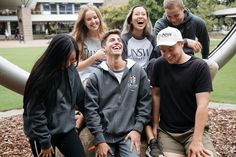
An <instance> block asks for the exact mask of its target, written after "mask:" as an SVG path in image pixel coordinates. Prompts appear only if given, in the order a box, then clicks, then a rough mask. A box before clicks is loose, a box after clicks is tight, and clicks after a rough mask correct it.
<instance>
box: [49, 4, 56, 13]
mask: <svg viewBox="0 0 236 157" xmlns="http://www.w3.org/2000/svg"><path fill="white" fill-rule="evenodd" d="M50 7H51V14H57V5H56V4H50Z"/></svg>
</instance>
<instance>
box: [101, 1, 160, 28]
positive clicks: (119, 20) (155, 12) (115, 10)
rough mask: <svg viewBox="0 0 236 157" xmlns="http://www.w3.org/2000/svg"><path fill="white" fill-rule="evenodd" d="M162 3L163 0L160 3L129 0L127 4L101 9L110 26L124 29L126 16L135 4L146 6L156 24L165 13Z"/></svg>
mask: <svg viewBox="0 0 236 157" xmlns="http://www.w3.org/2000/svg"><path fill="white" fill-rule="evenodd" d="M162 3H163V0H159V1H158V3H157V2H156V1H155V0H146V1H144V0H129V3H128V4H126V5H120V6H102V7H100V8H99V9H100V11H101V13H102V15H103V18H104V21H105V22H106V24H107V26H108V28H110V29H112V28H120V29H122V26H123V23H124V21H125V18H126V16H127V14H128V12H129V10H130V9H131V8H132V7H133V6H135V5H138V4H139V5H143V6H145V7H146V8H147V9H148V12H149V14H150V19H151V21H152V24H154V23H155V22H156V20H157V19H159V18H160V17H161V16H162V14H163V7H162Z"/></svg>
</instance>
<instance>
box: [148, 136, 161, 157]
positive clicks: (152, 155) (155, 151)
mask: <svg viewBox="0 0 236 157" xmlns="http://www.w3.org/2000/svg"><path fill="white" fill-rule="evenodd" d="M146 155H147V156H148V157H164V154H163V152H162V150H161V148H160V145H159V144H158V142H157V140H156V139H152V140H151V141H150V143H149V145H148V148H147V150H146Z"/></svg>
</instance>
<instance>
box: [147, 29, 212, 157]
mask: <svg viewBox="0 0 236 157" xmlns="http://www.w3.org/2000/svg"><path fill="white" fill-rule="evenodd" d="M157 45H158V46H159V48H160V50H161V53H162V56H161V57H160V58H158V59H157V60H156V61H155V63H154V65H153V71H152V75H151V77H152V78H151V85H152V87H153V89H152V96H153V130H154V135H155V136H156V137H157V138H158V141H159V143H160V145H161V147H162V149H163V152H164V154H165V156H168V157H172V156H173V157H176V156H178V157H182V156H183V157H184V156H189V157H193V156H198V155H200V156H204V157H205V156H206V157H211V156H216V153H215V149H214V147H213V144H212V143H211V140H210V137H209V134H208V131H207V118H208V103H209V97H210V92H211V91H212V82H211V76H210V72H209V67H208V66H207V64H206V62H204V61H203V60H202V59H199V58H197V57H194V56H190V55H188V54H186V53H184V51H183V46H184V41H183V38H182V35H181V33H180V31H179V30H178V29H176V28H173V27H167V28H165V29H163V30H161V31H160V32H159V33H158V35H157Z"/></svg>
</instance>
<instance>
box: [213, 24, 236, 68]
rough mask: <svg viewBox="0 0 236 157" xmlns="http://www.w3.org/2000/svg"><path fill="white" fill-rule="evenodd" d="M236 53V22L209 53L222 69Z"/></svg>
mask: <svg viewBox="0 0 236 157" xmlns="http://www.w3.org/2000/svg"><path fill="white" fill-rule="evenodd" d="M235 53H236V24H234V26H233V27H232V28H231V30H230V31H229V33H228V34H227V35H226V36H225V37H224V39H222V41H221V42H220V43H219V44H218V45H217V46H216V48H215V49H214V50H212V52H211V53H210V55H209V59H210V60H214V61H215V62H216V63H217V64H218V65H219V69H221V68H222V67H223V66H224V65H225V64H226V63H227V62H228V61H229V60H230V59H231V58H233V56H234V55H235Z"/></svg>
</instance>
